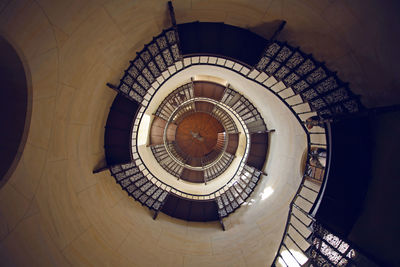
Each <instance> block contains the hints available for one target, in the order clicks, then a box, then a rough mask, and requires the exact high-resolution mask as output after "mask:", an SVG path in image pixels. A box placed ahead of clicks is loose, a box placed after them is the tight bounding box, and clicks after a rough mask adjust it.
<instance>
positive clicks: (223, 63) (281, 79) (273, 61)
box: [119, 28, 362, 265]
mask: <svg viewBox="0 0 400 267" xmlns="http://www.w3.org/2000/svg"><path fill="white" fill-rule="evenodd" d="M171 31H174V32H173V33H174V34H175V35H174V36H175V38H178V37H179V36H178V35H177V32H176V29H175V28H172V29H167V30H164V31H163V33H162V34H164V33H170V32H171ZM162 34H160V35H159V36H157V37H156V38H155V39H153V43H150V44H148V45H146V46H145V49H144V50H146V49H148V48H150V46H151V45H154V46H156V48H157V47H158V48H157V49H158V50H157V49H156V50H157V51H159V54H157V55H156V54H152V55H151V60H154V61H157V56H159V57H160V60H161V59H162V58H164V60H165V62H166V63H167V67H165V64H164V66H161V67H160V66H155V67H156V68H155V70H156V72H157V70H158V75H154V78H155V79H153V78H151V77H150V78H149V79H148V77H146V75H144V78H143V77H141V80H138V82H139V83H140V84H138V85H137V86H138V87H137V88H138V89H137V91H136V89H135V90H134V89H132V90H130V89H129V86H128V84H123V86H125V87H124V88H122V86H120V87H121V88H119V89H120V90H121V91H122V92H124V93H125V95H129V97H130V98H132V99H135V100H136V101H138V102H140V103H141V104H142V107H141V108H140V112H139V113H138V114H137V116H136V119H135V121H134V123H133V127H132V136H134V134H135V133H136V135H137V130H138V127H139V125H140V123H141V122H142V120H141V118H142V115H143V114H144V112H145V111H146V109H147V107H148V104H149V103H150V101H151V100H152V98H153V96H154V93H155V92H156V91H157V90H158V88H159V87H160V86H162V85H163V84H164V83H165V82H166V81H167V80H169V78H170V77H171V76H172V75H174V74H176V73H178V72H180V71H182V70H184V69H186V68H188V67H191V66H195V65H215V66H218V67H221V68H225V69H229V70H230V71H233V72H235V73H237V74H239V75H241V76H242V77H243V78H245V79H248V80H251V81H252V82H255V83H257V84H258V85H260V86H262V87H263V88H265V89H266V90H268V91H270V92H271V93H272V94H273V95H275V96H276V97H277V98H278V99H279V100H281V102H283V103H284V104H285V105H286V107H287V108H288V109H289V111H290V112H291V113H292V114H293V116H294V117H295V118H296V119H297V121H298V122H299V124H300V126H301V127H302V129H303V131H304V133H305V134H306V137H307V156H306V170H310V169H311V170H312V164H310V160H311V157H310V154H311V147H312V146H317V147H324V148H325V149H326V150H327V155H326V159H325V160H326V166H325V167H324V168H322V169H321V170H322V171H323V172H324V173H323V180H322V190H320V188H319V189H316V190H309V189H308V188H310V185H305V184H306V182H308V178H307V177H308V176H309V175H305V174H303V176H302V179H301V183H300V186H299V188H298V189H297V191H296V194H295V195H294V197H293V199H292V201H291V203H290V206H289V214H288V219H287V222H286V226H285V230H284V234H283V237H282V240H281V242H280V245H279V249H278V252H277V254H276V256H275V259H274V262H273V265H275V263H276V261H277V259H278V258H280V259H282V260H283V262H284V263H285V264H286V265H288V264H287V261H286V259H285V258H284V257H282V255H281V250H282V249H283V248H286V250H287V251H288V253H289V254H290V255H291V257H292V258H294V260H295V261H296V262H297V264H298V265H300V262H299V260H298V259H297V258H296V256H294V255H293V253H292V252H291V251H290V248H289V247H290V245H289V244H288V243H286V242H285V241H286V237H288V239H290V240H292V241H293V242H294V243H295V245H296V246H297V247H298V248H300V250H301V251H302V252H303V253H307V249H305V250H303V249H301V247H300V245H301V244H297V243H296V241H294V240H293V237H292V235H291V234H289V228H290V227H295V226H294V224H292V223H291V219H292V218H297V219H298V220H299V219H301V218H300V217H297V215H295V211H298V212H300V214H302V215H304V216H305V218H307V220H310V221H311V222H312V221H314V218H313V215H315V212H316V210H317V209H318V205H319V204H318V202H315V200H311V201H309V203H308V204H310V203H311V204H312V206H311V207H307V208H305V207H303V206H302V204H300V202H301V199H302V198H303V199H308V198H305V197H304V196H303V195H302V193H303V190H305V191H306V190H309V191H310V192H314V193H316V192H318V193H317V196H316V199H317V200H318V201H319V199H320V198H321V196H322V195H323V190H324V187H325V185H326V180H327V177H328V174H329V167H330V153H331V152H330V149H331V148H330V143H331V142H330V129H329V125H328V126H327V127H323V131H321V130H319V131H316V132H313V131H311V130H310V131H309V130H308V129H307V128H306V119H307V118H308V117H310V116H313V115H317V116H320V117H322V118H324V116H334V115H336V114H340V113H342V112H349V113H352V112H355V111H357V110H359V109H360V108H362V106H361V104H360V102H359V99H358V98H357V96H355V95H354V94H353V93H352V92H351V91H350V90H349V89H348V84H347V83H343V82H342V81H340V80H339V79H338V78H337V76H336V73H334V72H331V71H329V70H328V69H327V68H326V67H325V65H324V63H323V62H318V61H316V60H315V59H314V58H313V57H312V55H307V54H305V53H303V52H301V51H300V50H299V49H298V48H294V47H291V46H289V45H288V44H287V43H286V42H284V43H281V42H278V41H273V42H270V43H269V44H268V47H267V48H266V49H265V54H264V55H263V56H262V57H261V58H260V62H259V63H258V64H257V65H256V66H248V65H247V64H245V63H243V62H240V61H238V60H236V59H234V58H228V57H223V56H221V55H212V54H206V53H201V54H190V55H180V54H179V55H177V50H178V51H179V47H178V46H179V44H177V43H173V42H172V43H171V42H170V40H169V39H168V42H170V43H171V47H168V43H166V41H165V42H164V41H163V40H161V41H160V43H159V42H158V41H159V39H160V38H163V36H162ZM169 37H170V38H172V35H171V34H170V36H169ZM156 39H157V42H156ZM172 39H173V38H172ZM175 41H176V40H175ZM165 44H166V45H167V48H165ZM172 45H174V46H176V48H175V49H172ZM144 50H143V51H144ZM149 51H150V50H149ZM150 52H151V51H150ZM164 52H165V53H164ZM144 53H148V52H147V50H146V51H145V52H144ZM144 53H142V52H141V53H139V54H138V58H139V60H141V59H140V58H143V59H144V58H145V57H144V56H143V55H144ZM164 54H165V55H164ZM171 54H172V56H173V57H172V56H171ZM160 55H161V56H160ZM146 57H147V56H146ZM167 59H168V60H167ZM292 59H293V60H292ZM136 63H138V64H136ZM157 63H158V61H157ZM227 63H229V64H227ZM132 64H133V63H132ZM132 64H131V66H133V65H132ZM142 64H143V62H136V61H135V66H136V67H137V68H138V69H139V71H141V70H143V67H142ZM146 64H147V63H146ZM148 64H150V63H148ZM153 65H154V64H153ZM146 66H147V65H146ZM282 66H283V67H282ZM284 67H285V68H284ZM149 68H150V67H149ZM147 71H148V70H147ZM126 73H127V72H126ZM153 74H154V73H153ZM135 75H136V74H135ZM135 77H136V76H135ZM265 77H266V78H265ZM124 78H125V76H124ZM128 78H129V77H128ZM159 78H160V79H159ZM152 79H153V80H155V81H154V84H155V85H153V84H152V83H151V82H150V80H152ZM153 80H152V81H153ZM124 82H125V80H124ZM126 82H127V83H129V82H131V80H129V79H127V81H126ZM121 83H122V80H121ZM149 84H151V85H150V86H149ZM281 84H282V85H283V87H282V88H279V86H280V85H281ZM131 86H133V85H131ZM142 87H143V88H144V90H143V88H142ZM274 87H277V88H276V90H275V89H274ZM131 88H133V87H131ZM149 88H151V89H149ZM146 90H148V91H147V93H146V94H144V93H143V91H146ZM286 93H289V95H287V94H286ZM285 94H286V96H285ZM297 96H299V97H300V100H294V99H295V98H296V97H297ZM289 101H290V102H289ZM304 108H305V110H304ZM138 119H139V120H138ZM316 136H318V138H317V141H315V140H314V139H316ZM136 137H137V136H136ZM321 138H325V140H324V141H325V143H323V142H321V140H320V139H321ZM246 149H248V147H246ZM132 157H133V160H135V161H136V160H137V163H138V164H137V166H138V167H139V168H140V170H141V171H144V172H147V175H149V176H150V178H149V180H151V181H153V178H154V180H155V182H154V183H159V184H161V185H162V186H164V188H166V190H167V191H170V192H174V193H178V194H180V195H179V196H181V197H188V198H193V199H198V200H201V199H206V198H207V197H209V198H212V197H213V198H215V197H217V196H218V194H219V192H225V191H226V188H227V187H228V188H229V186H231V185H232V184H233V182H232V181H233V179H234V178H235V176H236V175H237V173H238V170H239V168H238V169H237V171H236V173H235V175H234V176H233V177H232V178H231V180H229V182H227V184H226V185H224V186H223V187H222V188H220V189H218V190H216V191H214V192H212V193H209V194H207V195H195V194H189V193H186V192H182V191H180V190H178V189H176V188H173V187H171V186H169V185H167V184H165V183H164V182H162V181H160V180H159V179H158V178H157V177H154V175H152V174H151V173H150V172H149V171H148V170H147V167H146V165H145V164H144V162H143V161H142V159H141V156H140V154H139V153H138V151H137V138H134V140H133V145H132ZM243 166H244V162H243V158H242V161H241V163H240V167H241V168H242V169H243ZM311 176H312V173H311ZM297 201H299V203H297ZM313 201H314V202H313ZM305 202H306V201H305ZM310 213H311V214H310ZM301 223H302V224H304V225H308V226H307V227H308V228H309V227H310V225H311V223H310V222H308V223H305V222H303V221H301ZM297 230H298V229H296V231H297ZM309 230H310V229H309ZM311 230H312V229H311ZM311 230H310V231H311ZM299 233H300V232H299ZM301 236H302V237H303V239H304V238H305V237H307V236H308V235H303V234H301ZM305 241H306V243H308V244H310V242H309V240H305Z"/></svg>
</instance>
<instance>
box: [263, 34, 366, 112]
mask: <svg viewBox="0 0 400 267" xmlns="http://www.w3.org/2000/svg"><path fill="white" fill-rule="evenodd" d="M255 68H256V69H257V70H258V71H261V72H265V73H266V74H267V75H268V76H273V77H274V78H275V79H276V80H277V81H278V82H279V81H282V82H283V83H284V84H285V85H286V87H287V88H291V89H293V90H294V91H295V94H298V95H300V96H301V97H302V98H303V100H304V101H310V104H311V107H312V109H313V111H315V112H317V113H318V114H319V115H321V116H322V115H331V116H332V115H335V114H341V113H354V112H357V111H359V110H360V109H362V108H363V107H362V105H361V103H360V101H359V99H358V97H357V96H355V95H354V94H353V93H352V92H351V91H350V89H349V88H348V85H347V84H345V83H343V82H342V81H341V80H340V79H339V78H338V77H337V75H336V73H334V72H331V71H329V70H328V69H327V68H326V67H325V65H324V63H322V62H318V61H316V60H315V59H314V58H313V57H312V56H311V55H306V54H305V53H303V52H301V51H300V50H299V49H297V48H293V47H291V46H290V45H288V44H287V43H285V42H278V41H274V42H272V43H270V44H269V46H268V47H267V48H266V49H265V52H264V55H263V56H262V57H261V59H260V61H259V62H258V64H256V66H255ZM307 89H308V90H307ZM316 98H318V100H317V99H316Z"/></svg>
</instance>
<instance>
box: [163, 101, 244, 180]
mask: <svg viewBox="0 0 400 267" xmlns="http://www.w3.org/2000/svg"><path fill="white" fill-rule="evenodd" d="M196 101H200V102H207V103H213V104H215V106H214V109H213V111H212V112H211V113H209V115H211V116H212V117H215V118H216V119H218V120H219V119H220V118H219V117H218V115H219V114H221V115H222V116H224V115H225V114H224V113H226V112H225V111H223V110H221V111H220V112H217V114H218V115H217V116H216V115H215V114H214V110H215V109H216V108H217V109H220V108H219V107H218V105H220V104H219V103H215V101H212V100H211V99H207V98H192V99H188V100H186V101H185V102H182V103H179V105H178V107H177V108H176V109H175V110H174V111H172V113H171V114H170V115H169V118H168V120H167V123H166V126H165V128H164V134H163V141H164V144H168V140H167V128H168V126H169V124H170V123H172V122H173V121H175V120H176V119H179V118H177V115H176V114H177V113H178V112H180V110H181V109H184V108H185V106H187V105H193V104H194V103H196ZM157 113H162V112H156V114H157ZM222 126H223V127H224V132H226V133H235V132H237V128H236V126H235V125H234V123H233V122H232V119H230V120H227V121H222ZM227 129H234V132H231V131H229V132H228V130H227ZM228 141H229V137H228V136H227V137H226V138H225V139H224V145H223V149H222V150H221V153H220V155H219V156H218V157H217V159H216V160H212V161H211V162H207V159H206V158H200V159H199V160H200V161H201V163H202V165H201V166H199V167H194V166H191V165H188V164H186V163H185V162H184V161H185V159H183V158H182V157H180V155H182V153H178V151H176V149H177V147H176V146H171V147H169V146H167V145H166V146H165V148H166V152H167V153H168V154H169V156H170V157H171V158H172V159H173V160H174V161H175V162H176V163H177V164H178V165H180V166H181V167H184V168H187V169H191V170H203V171H205V170H208V169H210V168H212V167H213V166H214V165H217V164H218V163H219V161H220V160H221V159H222V158H223V156H224V153H223V152H224V150H225V148H226V146H227V143H228ZM174 150H175V151H174ZM174 152H175V153H174ZM176 155H179V156H178V157H180V158H181V159H179V158H177V157H176ZM232 156H233V155H232ZM156 159H157V160H158V157H157V156H156ZM225 166H226V168H227V167H228V166H229V164H228V165H225ZM221 173H222V172H221Z"/></svg>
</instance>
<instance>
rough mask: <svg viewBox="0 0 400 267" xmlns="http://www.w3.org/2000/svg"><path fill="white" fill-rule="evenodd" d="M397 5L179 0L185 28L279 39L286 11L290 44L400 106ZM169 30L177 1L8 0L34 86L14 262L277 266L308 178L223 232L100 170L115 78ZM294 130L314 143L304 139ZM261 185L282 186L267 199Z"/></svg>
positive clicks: (6, 215)
mask: <svg viewBox="0 0 400 267" xmlns="http://www.w3.org/2000/svg"><path fill="white" fill-rule="evenodd" d="M398 5H399V2H398V1H395V0H392V1H377V0H375V1H373V0H369V1H365V0H354V1H331V0H313V1H310V0H307V1H306V0H304V1H295V0H256V1H245V0H242V1H241V0H221V1H201V0H192V1H187V0H179V1H174V6H175V12H176V18H177V21H178V23H183V22H189V21H193V20H200V21H219V22H226V23H228V24H232V25H236V26H240V27H244V28H249V29H252V30H254V31H256V32H258V33H260V34H262V35H264V36H266V37H268V34H270V32H271V31H270V25H271V22H273V21H275V20H280V19H285V20H286V21H287V26H286V28H285V29H284V31H283V32H282V34H281V35H280V36H279V39H280V40H287V41H288V42H289V43H290V44H292V45H294V46H300V47H301V48H302V49H303V50H304V51H306V52H308V53H313V55H314V56H315V57H316V58H317V59H319V60H321V61H325V62H326V64H327V66H328V67H330V68H331V69H332V70H336V71H338V74H339V77H341V78H342V79H343V80H345V81H348V82H350V86H351V88H352V89H353V91H354V92H356V93H357V94H361V95H362V101H363V103H364V104H366V105H367V106H370V107H372V106H379V105H389V104H394V103H399V102H400V101H399V99H400V98H399V95H400V93H399V85H400V84H399V83H400V76H399V75H397V73H398V71H399V64H398V62H399V60H400V52H399V51H400V50H398V49H397V47H396V46H397V44H398V43H399V40H398V39H399V38H400V37H399V36H400V27H399V20H400V17H399V16H398V11H399V6H398ZM168 26H169V19H168V13H167V8H166V2H165V1H144V0H141V1H132V0H87V1H79V0H63V1H61V0H58V1H55V0H0V34H1V35H3V36H5V38H6V39H8V40H9V41H10V43H12V44H13V45H15V47H16V49H17V51H21V53H22V55H23V60H24V62H25V63H26V65H27V67H28V69H27V73H29V76H30V79H31V83H32V85H31V86H32V117H31V124H30V128H29V134H28V138H27V142H26V146H25V149H24V152H23V155H22V158H21V160H20V162H19V164H18V166H17V168H16V170H15V172H14V174H13V175H12V177H11V178H10V179H9V181H8V182H7V184H6V185H5V186H3V187H2V188H1V189H0V262H1V264H2V265H3V264H4V265H8V266H26V265H29V266H32V265H33V266H49V265H57V266H67V265H74V266H76V265H77V266H79V265H81V266H87V265H93V266H156V265H161V264H162V265H164V266H201V265H203V266H204V265H207V266H213V265H214V266H265V265H269V264H270V262H271V260H272V259H273V257H274V254H275V252H276V249H277V244H279V241H280V239H281V236H282V231H283V226H282V225H281V224H280V223H279V222H275V221H274V218H278V217H280V218H284V217H286V214H287V209H288V203H289V202H290V198H291V196H292V195H293V193H294V190H295V188H296V183H297V182H296V181H288V180H286V179H283V181H285V182H280V179H279V177H278V176H279V175H278V176H275V178H273V179H267V178H265V179H263V182H262V184H261V185H260V187H259V188H258V189H257V190H258V192H255V194H254V196H253V198H252V200H253V201H252V202H251V203H249V205H247V206H245V207H242V208H241V209H239V210H238V211H237V212H236V213H235V214H234V215H233V216H230V217H229V218H228V219H227V220H226V225H227V229H228V230H227V231H226V232H222V231H221V230H220V229H219V228H218V227H219V226H218V224H216V223H207V224H205V223H188V222H184V221H180V220H176V219H172V218H170V217H168V216H165V215H163V214H161V215H160V216H159V218H158V219H157V220H156V221H153V220H152V219H151V215H150V213H149V211H147V210H146V209H144V208H143V207H142V206H141V205H140V204H138V203H137V202H135V201H133V200H132V199H130V198H128V197H127V195H126V194H125V193H124V192H123V191H122V190H121V189H120V188H119V186H118V185H117V184H116V183H115V182H114V180H113V178H112V177H110V175H109V174H108V173H107V172H104V173H100V174H96V175H93V174H92V170H93V168H94V166H95V165H96V164H98V162H100V161H101V160H102V159H103V158H104V151H103V145H104V144H103V137H104V125H105V122H106V118H107V114H108V109H109V107H110V105H111V102H112V100H113V98H114V96H115V92H113V91H111V90H110V89H108V88H107V87H106V86H105V84H106V82H111V83H115V84H116V83H118V81H119V78H120V77H121V74H122V71H123V70H124V69H125V68H126V66H127V64H128V60H130V59H132V58H134V56H135V52H136V51H139V50H141V48H142V47H143V45H144V44H145V43H147V42H148V41H149V40H151V38H152V37H153V36H155V35H157V34H158V33H159V32H160V31H161V29H163V28H165V27H168ZM283 116H284V115H282V119H284V117H283ZM287 132H290V131H289V130H288V131H287ZM284 134H288V133H286V132H285V133H284ZM293 138H294V139H296V138H297V139H298V142H299V143H302V142H303V140H302V137H301V135H297V134H296V135H295V136H293ZM272 141H273V140H272ZM281 157H282V158H284V157H285V155H281ZM296 161H298V162H300V158H298V159H292V158H287V161H286V162H291V166H296V168H297V166H298V164H297V162H296ZM287 164H289V163H287ZM270 168H271V169H275V170H276V172H277V173H279V170H284V173H282V177H283V176H285V177H296V176H295V173H296V168H293V167H291V168H286V167H285V166H280V165H279V164H278V163H277V164H274V165H273V166H270ZM263 186H264V187H265V186H273V187H274V193H273V194H272V195H271V196H270V197H269V198H268V199H267V200H265V201H261V200H260V198H261V197H260V193H261V192H259V190H261V189H262V188H263ZM279 192H286V193H285V194H279ZM277 203H279V204H277ZM250 204H251V205H250ZM267 206H268V207H269V208H268V209H267V208H266V207H267ZM260 211H262V213H261V212H260Z"/></svg>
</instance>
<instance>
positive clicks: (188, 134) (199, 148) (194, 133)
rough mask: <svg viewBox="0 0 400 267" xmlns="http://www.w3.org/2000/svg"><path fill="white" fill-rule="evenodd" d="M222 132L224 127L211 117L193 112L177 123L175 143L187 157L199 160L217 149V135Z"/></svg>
mask: <svg viewBox="0 0 400 267" xmlns="http://www.w3.org/2000/svg"><path fill="white" fill-rule="evenodd" d="M222 132H224V127H223V126H222V124H221V123H220V122H219V121H218V120H217V119H215V118H214V117H213V116H211V115H210V114H207V113H204V112H195V113H193V114H190V115H188V116H186V117H185V118H183V119H182V120H181V121H180V122H179V124H178V126H177V130H176V134H175V141H176V143H177V145H178V146H179V148H180V149H181V151H182V152H183V153H185V154H186V155H187V156H190V157H193V158H200V157H204V156H206V155H208V154H210V153H211V152H213V151H214V150H215V149H216V148H217V146H218V145H219V144H218V142H217V141H218V133H222Z"/></svg>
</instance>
